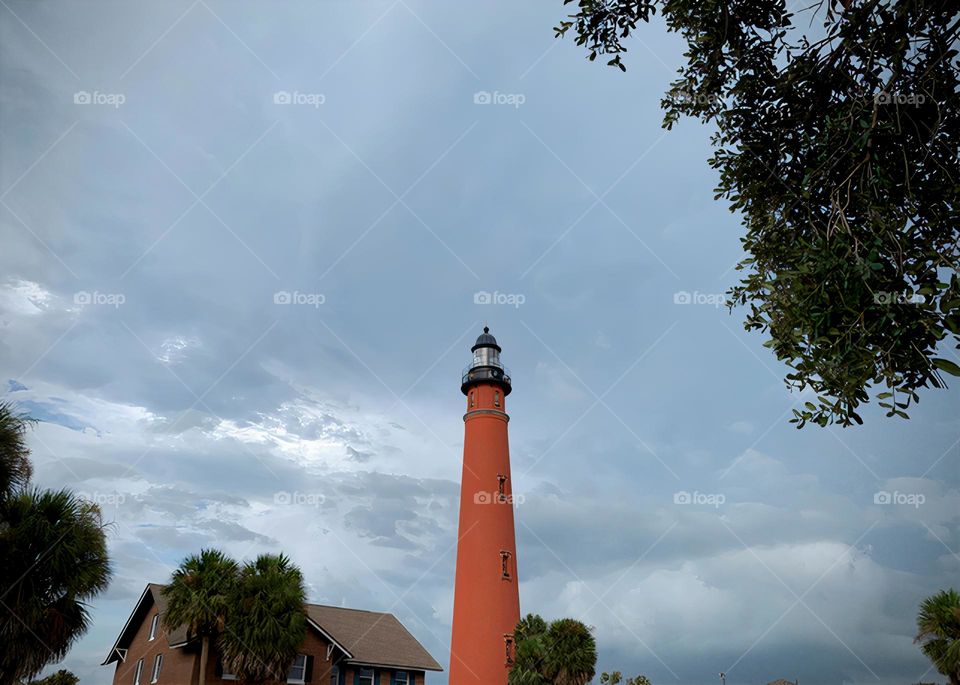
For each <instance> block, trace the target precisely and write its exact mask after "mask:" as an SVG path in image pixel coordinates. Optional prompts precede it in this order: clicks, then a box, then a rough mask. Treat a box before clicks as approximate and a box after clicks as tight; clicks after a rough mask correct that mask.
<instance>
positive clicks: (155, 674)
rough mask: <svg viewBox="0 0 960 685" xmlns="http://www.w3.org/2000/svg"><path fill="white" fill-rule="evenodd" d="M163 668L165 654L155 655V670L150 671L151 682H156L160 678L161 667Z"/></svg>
mask: <svg viewBox="0 0 960 685" xmlns="http://www.w3.org/2000/svg"><path fill="white" fill-rule="evenodd" d="M161 668H163V654H157V655H156V656H155V657H153V670H152V671H151V672H150V682H151V683H155V682H157V681H158V680H160V669H161Z"/></svg>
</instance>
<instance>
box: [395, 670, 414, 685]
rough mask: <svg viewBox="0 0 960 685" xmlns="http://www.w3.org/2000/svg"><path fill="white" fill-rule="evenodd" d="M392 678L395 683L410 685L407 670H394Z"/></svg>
mask: <svg viewBox="0 0 960 685" xmlns="http://www.w3.org/2000/svg"><path fill="white" fill-rule="evenodd" d="M401 675H402V676H403V680H400V676H401ZM393 679H394V680H395V681H396V683H397V685H410V674H409V673H408V672H407V671H394V673H393Z"/></svg>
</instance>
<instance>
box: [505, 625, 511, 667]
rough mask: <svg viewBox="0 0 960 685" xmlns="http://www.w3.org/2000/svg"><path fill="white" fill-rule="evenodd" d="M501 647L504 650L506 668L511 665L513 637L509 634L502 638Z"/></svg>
mask: <svg viewBox="0 0 960 685" xmlns="http://www.w3.org/2000/svg"><path fill="white" fill-rule="evenodd" d="M503 646H504V648H505V650H506V656H507V666H512V665H513V635H510V634H509V633H507V634H505V635H504V636H503Z"/></svg>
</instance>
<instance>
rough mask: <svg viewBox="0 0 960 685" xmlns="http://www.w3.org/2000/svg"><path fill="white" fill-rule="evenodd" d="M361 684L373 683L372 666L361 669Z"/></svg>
mask: <svg viewBox="0 0 960 685" xmlns="http://www.w3.org/2000/svg"><path fill="white" fill-rule="evenodd" d="M358 682H359V683H360V685H373V669H372V668H361V669H360V678H359V681H358Z"/></svg>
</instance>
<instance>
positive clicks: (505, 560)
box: [500, 550, 510, 579]
mask: <svg viewBox="0 0 960 685" xmlns="http://www.w3.org/2000/svg"><path fill="white" fill-rule="evenodd" d="M500 570H501V572H502V573H503V577H504V578H506V579H509V578H510V552H507V551H506V550H504V551H502V552H500Z"/></svg>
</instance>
